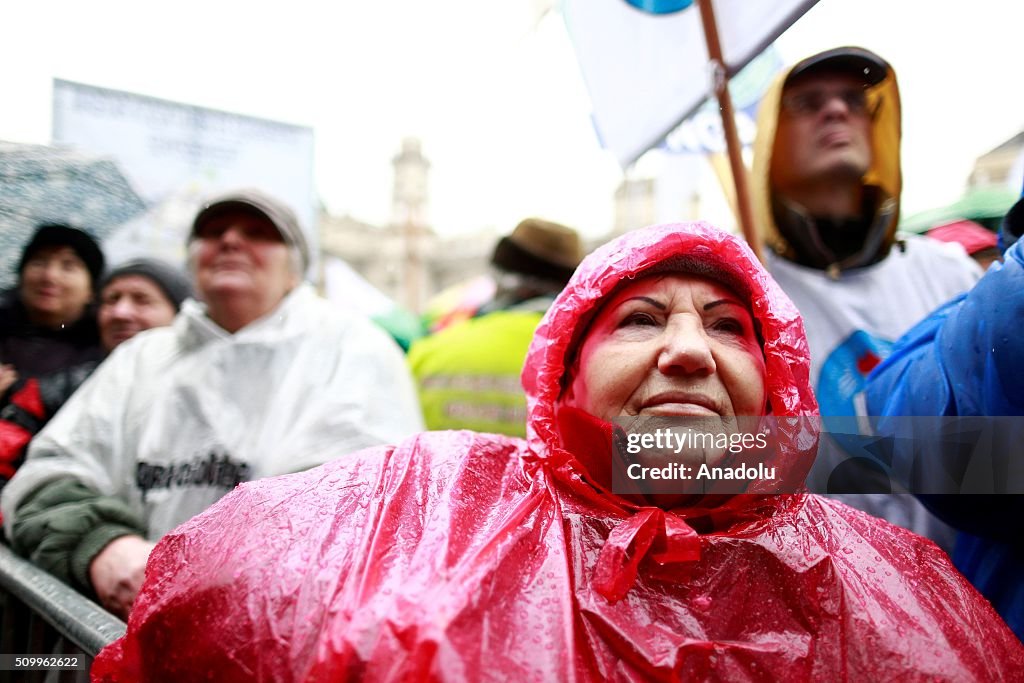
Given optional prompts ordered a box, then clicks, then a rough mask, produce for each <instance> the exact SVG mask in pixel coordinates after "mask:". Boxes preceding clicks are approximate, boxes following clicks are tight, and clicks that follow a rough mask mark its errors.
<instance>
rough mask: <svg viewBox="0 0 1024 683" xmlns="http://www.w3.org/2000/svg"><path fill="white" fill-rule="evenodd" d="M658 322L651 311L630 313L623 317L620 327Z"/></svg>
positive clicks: (655, 323)
mask: <svg viewBox="0 0 1024 683" xmlns="http://www.w3.org/2000/svg"><path fill="white" fill-rule="evenodd" d="M657 324H658V323H657V321H656V320H655V319H654V316H652V315H651V314H649V313H630V314H629V315H627V316H626V317H625V318H623V319H622V323H620V327H630V326H634V325H639V326H648V325H657Z"/></svg>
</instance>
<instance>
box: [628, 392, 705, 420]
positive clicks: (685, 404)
mask: <svg viewBox="0 0 1024 683" xmlns="http://www.w3.org/2000/svg"><path fill="white" fill-rule="evenodd" d="M640 414H641V415H664V416H673V415H678V416H691V415H692V416H707V415H716V416H717V415H721V414H722V410H721V407H720V406H719V405H718V404H717V402H715V401H714V400H712V399H711V398H710V397H709V396H703V395H699V394H677V393H667V394H658V395H657V396H654V397H652V398H649V399H647V400H646V401H644V403H643V405H642V406H641V408H640Z"/></svg>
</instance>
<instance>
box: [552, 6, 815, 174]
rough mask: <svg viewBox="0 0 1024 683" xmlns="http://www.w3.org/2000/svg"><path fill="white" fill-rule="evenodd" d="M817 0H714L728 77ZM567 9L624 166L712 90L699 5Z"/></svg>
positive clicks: (609, 145) (607, 132) (608, 137)
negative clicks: (651, 10)
mask: <svg viewBox="0 0 1024 683" xmlns="http://www.w3.org/2000/svg"><path fill="white" fill-rule="evenodd" d="M815 2H816V0H714V7H715V15H716V18H717V20H718V33H719V38H720V40H721V43H722V53H723V56H724V58H725V61H726V69H727V71H728V72H729V75H730V76H731V75H734V74H736V73H737V72H739V70H740V69H742V68H743V67H744V66H746V64H747V63H748V62H750V61H751V60H752V59H753V58H754V57H756V56H757V55H758V54H759V53H760V52H761V51H762V50H764V49H765V48H766V47H767V46H768V45H770V44H771V43H772V42H773V41H774V40H775V39H776V38H778V37H779V35H781V34H782V32H783V31H785V30H786V29H787V28H788V27H789V26H790V25H791V24H792V23H793V22H794V21H796V20H797V19H798V18H800V16H802V15H803V14H804V13H805V12H806V11H807V10H808V9H810V8H811V7H812V6H813V5H814V3H815ZM562 12H563V16H564V18H565V24H566V28H567V30H568V31H569V36H570V37H571V39H572V42H573V46H574V48H575V51H576V58H577V61H578V62H579V64H580V71H581V72H582V75H583V80H584V82H585V83H586V86H587V90H588V92H589V93H590V101H591V107H592V115H593V121H594V127H595V128H596V129H597V133H598V137H599V138H600V139H601V144H602V145H603V146H604V147H605V148H606V149H608V150H610V151H611V152H613V153H614V154H615V157H616V158H617V159H618V161H619V164H620V165H622V166H623V167H626V166H628V165H630V164H631V163H633V162H634V161H636V160H637V158H639V157H640V155H641V154H643V153H644V152H646V151H647V150H649V149H651V148H652V147H654V146H656V145H658V144H659V143H660V142H661V141H662V140H664V139H665V137H666V136H667V135H668V134H669V132H670V131H672V129H673V128H675V127H676V126H677V125H678V124H679V123H680V122H681V121H682V120H683V119H685V118H687V117H688V116H690V115H691V114H693V113H694V112H695V111H696V110H697V108H698V107H699V106H700V105H701V104H702V103H703V102H704V100H705V99H706V98H707V97H708V96H709V95H710V94H711V92H712V88H711V74H710V69H709V62H708V52H707V47H706V44H705V41H704V33H703V31H702V29H701V21H700V13H699V9H698V8H697V6H696V4H694V5H692V6H690V7H689V8H687V9H685V10H683V11H681V12H676V13H675V14H665V15H654V14H648V13H646V12H642V11H640V10H638V9H636V8H634V7H633V6H631V5H630V4H628V3H627V2H626V1H625V0H563V6H562ZM701 146H703V145H701Z"/></svg>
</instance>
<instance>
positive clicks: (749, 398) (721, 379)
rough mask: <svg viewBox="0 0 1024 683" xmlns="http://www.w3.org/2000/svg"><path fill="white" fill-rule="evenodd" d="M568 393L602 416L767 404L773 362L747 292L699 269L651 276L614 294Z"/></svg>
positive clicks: (758, 408) (754, 409)
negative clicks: (702, 274) (744, 295)
mask: <svg viewBox="0 0 1024 683" xmlns="http://www.w3.org/2000/svg"><path fill="white" fill-rule="evenodd" d="M577 363H578V365H576V366H574V368H573V381H572V383H571V384H570V386H569V388H568V391H567V393H566V396H565V398H564V399H563V402H564V403H565V404H566V405H571V406H574V407H577V408H580V409H582V410H584V411H586V412H588V413H590V414H591V415H593V416H595V417H598V418H600V419H602V420H606V421H611V420H612V419H613V418H616V417H624V416H637V415H640V416H678V417H712V416H715V415H717V416H721V417H731V416H757V415H763V414H764V413H765V365H764V356H763V355H762V352H761V345H760V342H759V341H758V338H757V334H756V332H755V328H754V321H753V318H752V316H751V314H750V312H749V311H748V309H747V307H746V305H745V304H744V302H743V300H742V299H741V298H740V297H738V296H737V295H736V294H734V293H733V292H732V291H731V290H729V289H728V288H726V287H725V286H723V285H720V284H718V283H716V282H714V281H712V280H707V279H705V278H702V277H698V276H691V275H666V276H651V277H647V278H642V279H639V280H637V281H636V282H634V283H632V284H630V285H629V286H627V287H625V288H623V289H622V290H620V291H619V292H618V293H617V294H616V295H615V296H614V298H612V299H611V300H610V301H608V303H607V304H605V305H604V306H603V307H602V308H601V310H600V311H599V313H598V315H597V317H596V318H595V319H594V322H593V324H592V325H591V328H590V331H589V333H588V334H587V336H586V338H585V339H584V340H583V344H582V346H581V348H580V352H579V355H578V357H577Z"/></svg>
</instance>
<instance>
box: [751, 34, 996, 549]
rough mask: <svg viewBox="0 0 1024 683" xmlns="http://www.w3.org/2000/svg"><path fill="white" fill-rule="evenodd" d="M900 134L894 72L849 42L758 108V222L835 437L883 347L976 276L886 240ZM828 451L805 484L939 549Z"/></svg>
mask: <svg viewBox="0 0 1024 683" xmlns="http://www.w3.org/2000/svg"><path fill="white" fill-rule="evenodd" d="M900 135H901V131H900V96H899V88H898V86H897V83H896V74H895V72H894V71H893V69H892V67H891V66H890V65H889V64H888V63H887V62H886V61H885V60H883V59H882V58H881V57H879V56H878V55H876V54H874V53H873V52H870V51H869V50H865V49H862V48H858V47H841V48H836V49H832V50H827V51H825V52H822V53H819V54H816V55H813V56H811V57H808V58H807V59H804V60H803V61H801V62H799V63H797V64H796V65H795V66H793V67H792V68H791V69H789V70H788V71H786V72H785V73H783V74H780V76H779V77H778V78H777V80H776V81H775V83H774V84H773V85H772V87H771V88H770V89H769V91H768V92H767V93H766V95H765V97H764V99H763V100H762V103H761V108H760V111H759V112H758V123H757V139H756V140H755V148H754V169H753V176H752V186H753V195H754V196H753V199H754V212H755V215H756V217H757V227H758V230H759V233H760V237H761V239H762V244H763V245H764V246H765V247H766V248H765V249H764V250H763V251H764V252H765V253H766V260H767V266H768V269H769V270H770V271H771V273H772V275H773V276H774V277H775V279H776V280H777V281H778V283H779V285H780V286H781V287H782V289H783V290H784V291H785V292H786V293H787V294H788V295H789V296H790V298H791V299H792V300H793V302H794V303H795V304H796V305H797V308H798V309H799V310H800V313H801V314H802V315H803V317H804V323H805V325H806V328H807V340H808V343H809V344H810V348H811V382H812V383H813V386H814V390H815V393H816V394H817V397H818V402H819V404H820V406H821V412H822V415H824V416H826V418H825V425H826V428H830V429H832V430H833V431H842V430H843V429H844V428H846V427H847V426H848V425H850V424H851V423H852V421H851V420H847V421H845V422H842V421H841V422H839V423H836V422H835V421H833V422H831V423H830V417H832V416H854V415H857V414H858V409H857V404H858V401H859V400H860V399H859V398H858V397H859V395H860V392H861V391H862V390H863V387H864V384H865V379H866V377H867V375H868V374H869V373H870V372H871V370H872V369H873V368H874V367H875V366H876V365H877V364H878V363H879V362H881V361H882V360H883V359H884V358H885V357H886V356H887V355H888V354H889V351H890V349H891V347H892V343H893V342H894V341H895V340H896V339H898V338H899V337H900V336H901V335H902V334H903V333H904V332H906V331H907V330H908V329H910V327H911V326H913V325H914V324H915V323H916V322H917V321H918V320H920V319H922V318H924V317H925V316H926V315H927V314H928V313H930V312H931V311H932V310H933V309H934V308H936V307H937V306H939V305H940V304H942V303H945V302H946V301H947V300H949V299H950V298H952V297H953V296H955V295H957V294H959V293H961V292H963V291H965V290H967V289H969V288H970V287H971V286H973V284H974V283H975V282H976V281H977V279H978V278H979V277H980V275H981V270H980V269H979V268H978V266H977V265H976V264H975V263H974V262H973V261H971V259H970V258H969V257H968V256H967V254H966V253H965V252H964V250H963V248H961V247H959V245H952V244H943V243H939V242H937V241H935V240H931V239H928V238H924V237H917V236H908V237H906V238H903V239H898V238H897V235H896V228H897V224H898V221H899V200H900V189H901V184H902V177H901V174H900V151H899V146H900ZM830 425H831V426H830ZM826 442H827V443H832V442H830V441H827V440H826ZM832 452H833V454H837V457H839V458H840V459H839V460H838V461H837V460H834V459H833V460H830V459H829V458H827V457H819V462H818V463H817V464H816V466H815V467H816V471H815V472H813V473H812V477H815V476H817V477H818V478H819V479H820V480H822V481H827V482H829V483H834V484H838V485H839V488H842V489H845V491H846V492H847V493H848V494H849V495H846V496H838V497H840V498H842V499H843V500H844V501H845V502H847V503H849V504H851V505H854V506H855V507H859V508H861V509H864V510H866V511H868V512H871V513H873V514H876V515H878V516H881V517H885V518H887V519H888V520H889V521H891V522H893V523H896V524H900V525H902V526H905V527H908V528H910V529H912V530H914V531H917V532H918V533H921V534H923V535H927V536H930V537H932V538H933V539H934V540H936V541H939V542H940V545H943V544H944V543H945V544H946V547H947V549H948V541H949V540H950V539H951V538H952V533H951V532H950V530H948V529H947V528H944V527H943V526H942V525H941V524H940V523H939V522H938V521H937V520H935V519H934V518H933V517H932V516H931V515H929V514H928V513H927V511H926V510H925V509H924V508H923V507H922V506H921V505H920V504H918V503H917V502H916V501H915V500H914V499H913V498H912V497H911V496H908V495H902V496H889V495H880V494H874V493H870V494H869V493H865V492H864V491H865V490H867V489H865V488H864V486H863V484H862V483H861V482H858V481H842V479H843V477H841V476H834V475H841V474H842V470H841V467H840V466H841V464H842V463H841V457H840V456H838V452H837V451H835V450H833V451H832ZM837 469H839V470H840V471H838V472H837V471H836V470H837ZM876 484H877V482H876ZM887 486H888V482H887V481H883V482H881V486H878V487H877V488H876V489H875V490H885V488H886V487H887ZM816 490H819V491H820V490H821V489H820V488H819V489H816ZM831 490H832V491H835V490H836V488H835V487H833V488H831Z"/></svg>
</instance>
